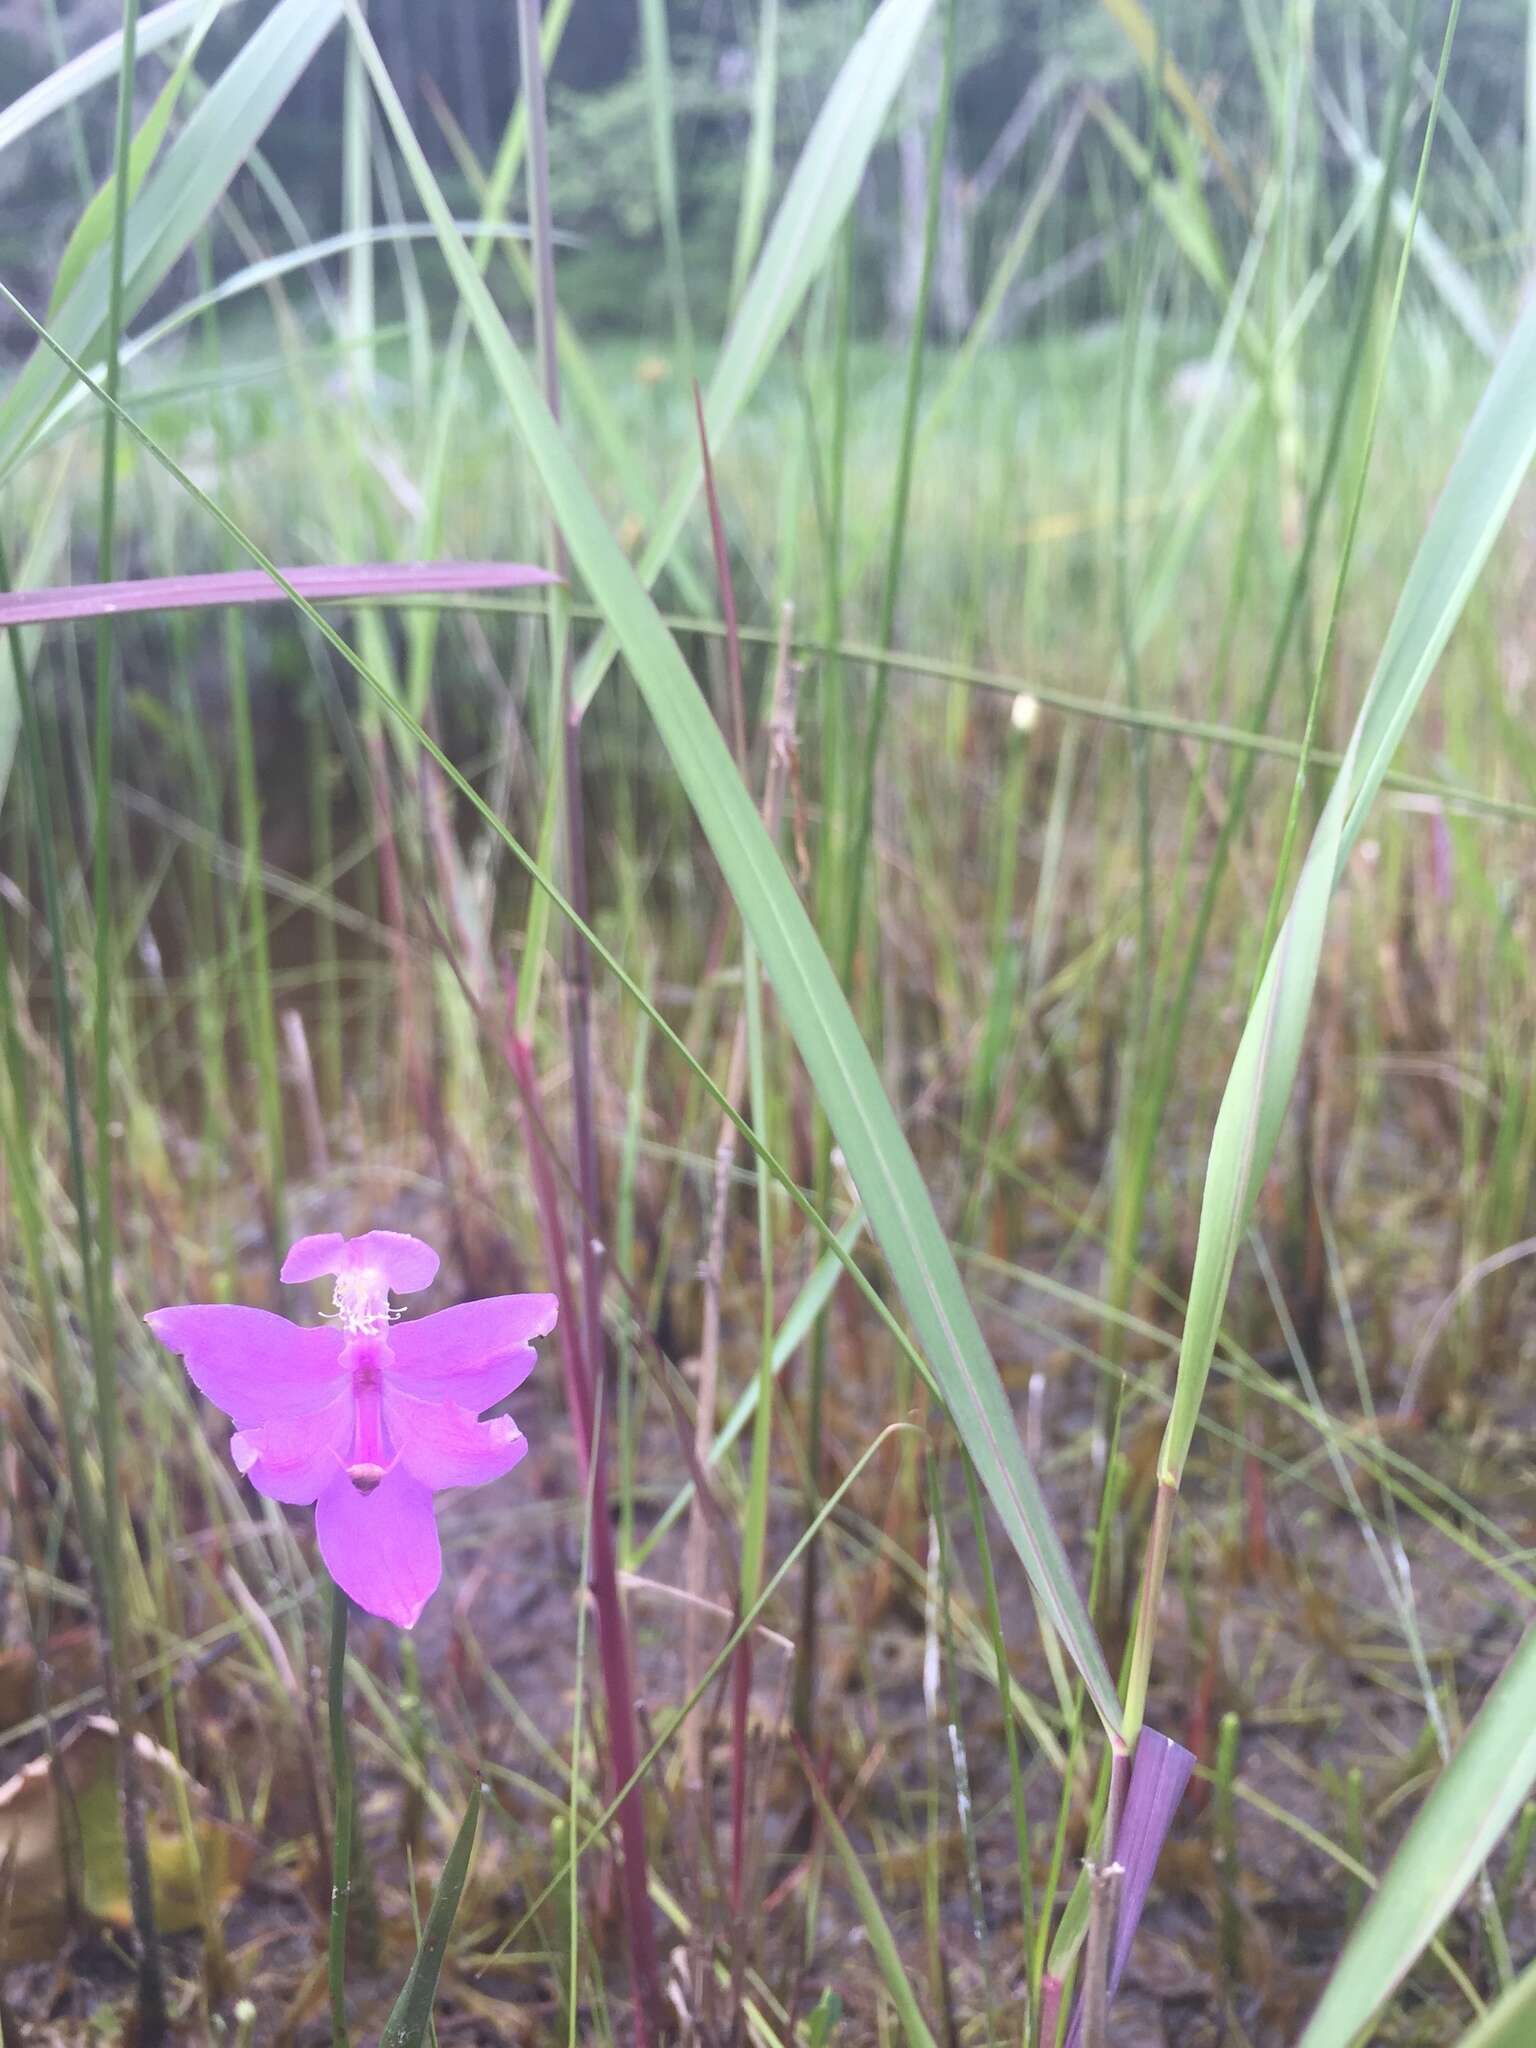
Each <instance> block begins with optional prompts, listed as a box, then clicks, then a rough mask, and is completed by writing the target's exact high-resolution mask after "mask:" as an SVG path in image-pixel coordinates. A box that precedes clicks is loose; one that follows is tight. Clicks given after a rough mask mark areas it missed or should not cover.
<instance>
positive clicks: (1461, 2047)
mask: <svg viewBox="0 0 1536 2048" xmlns="http://www.w3.org/2000/svg"><path fill="white" fill-rule="evenodd" d="M1533 2040H1536V1963H1532V1964H1531V1966H1530V1968H1529V1969H1527V1970H1524V1971H1522V1972H1521V1974H1520V1975H1519V1976H1518V1977H1517V1978H1516V1979H1515V1981H1514V1983H1513V1984H1511V1985H1510V1987H1509V1989H1508V1990H1507V1991H1506V1992H1505V1993H1504V1996H1503V1997H1502V1998H1501V1999H1500V2000H1499V2002H1498V2004H1497V2005H1492V2006H1490V2007H1489V2008H1488V2010H1487V2012H1485V2013H1484V2014H1483V2016H1482V2018H1481V2019H1480V2020H1477V2021H1475V2022H1474V2023H1473V2025H1472V2026H1471V2027H1470V2028H1469V2029H1468V2031H1467V2032H1466V2033H1465V2034H1463V2035H1462V2037H1461V2039H1460V2041H1458V2042H1457V2044H1456V2048H1528V2044H1529V2043H1530V2042H1531V2041H1533Z"/></svg>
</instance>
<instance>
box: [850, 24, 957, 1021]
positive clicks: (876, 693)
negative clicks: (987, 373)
mask: <svg viewBox="0 0 1536 2048" xmlns="http://www.w3.org/2000/svg"><path fill="white" fill-rule="evenodd" d="M959 16H960V8H959V0H945V7H944V68H943V72H942V75H941V78H940V82H939V104H938V108H937V110H936V112H935V114H934V120H933V130H932V133H931V134H930V136H929V138H928V196H927V208H926V211H925V213H924V217H923V255H922V265H921V268H920V270H919V273H918V284H917V297H916V298H915V300H914V301H913V305H912V331H911V333H910V335H909V336H908V338H907V369H906V383H905V387H904V391H903V397H902V408H901V427H900V430H899V435H898V439H897V444H896V483H895V489H894V491H893V493H892V504H891V511H890V515H889V517H890V540H889V543H888V546H887V549H886V557H885V576H884V580H883V581H882V583H881V586H880V611H879V623H878V626H877V628H876V634H875V638H876V640H877V642H878V643H879V645H880V646H881V647H889V646H890V645H891V641H892V636H893V635H894V633H895V630H896V599H897V594H898V592H899V591H900V589H901V568H902V561H903V558H904V555H905V552H906V543H907V511H908V507H909V506H910V503H911V498H912V468H913V462H912V457H913V450H914V448H915V447H916V444H917V408H918V399H919V397H920V395H921V392H922V386H923V351H924V348H925V347H926V344H927V339H928V311H929V306H930V303H931V301H932V297H933V272H934V262H935V256H936V252H937V249H938V241H939V210H940V205H941V202H942V200H943V195H944V158H945V154H946V152H947V150H948V148H949V122H950V109H951V106H952V104H953V102H954V96H955V48H956V42H957V37H958V29H959ZM889 695H890V669H889V667H888V666H887V664H886V663H885V662H883V661H882V662H881V663H879V664H878V666H877V667H876V669H875V681H874V689H873V691H872V693H871V696H870V703H869V712H868V717H867V722H866V724H865V728H864V755H863V762H862V772H861V774H860V778H859V782H858V786H857V796H856V803H857V811H856V815H855V820H854V825H853V831H852V835H851V845H850V851H849V855H848V867H847V880H846V886H845V890H844V912H843V929H842V949H841V953H840V955H839V956H838V958H839V963H840V966H841V971H842V980H843V984H844V986H845V987H846V986H847V984H848V982H849V980H850V977H851V975H852V971H853V958H854V954H855V952H856V951H857V949H858V943H859V924H860V912H861V907H862V904H863V900H864V870H865V867H866V865H867V863H868V858H869V842H870V835H871V833H872V832H873V830H874V818H875V776H876V772H877V769H878V765H879V759H880V741H881V737H882V735H883V733H884V731H885V712H886V704H887V701H888V698H889Z"/></svg>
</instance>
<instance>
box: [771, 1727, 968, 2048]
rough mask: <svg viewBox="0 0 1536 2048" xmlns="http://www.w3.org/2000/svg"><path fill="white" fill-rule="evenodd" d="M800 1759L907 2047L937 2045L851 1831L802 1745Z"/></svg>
mask: <svg viewBox="0 0 1536 2048" xmlns="http://www.w3.org/2000/svg"><path fill="white" fill-rule="evenodd" d="M796 1747H797V1748H799V1749H800V1761H801V1763H802V1764H803V1765H804V1767H805V1778H806V1783H807V1784H808V1785H809V1786H810V1788H811V1794H812V1797H813V1798H814V1799H815V1801H816V1811H817V1812H818V1813H819V1814H820V1815H821V1824H822V1826H823V1827H824V1828H825V1829H826V1831H827V1839H828V1841H829V1842H830V1843H831V1844H832V1846H833V1848H834V1849H835V1850H836V1851H837V1855H838V1860H839V1862H840V1863H841V1864H842V1866H843V1876H844V1877H845V1878H846V1880H847V1883H848V1889H849V1891H851V1892H852V1894H853V1902H854V1904H855V1905H856V1906H857V1907H858V1909H859V1918H860V1919H861V1920H862V1921H863V1922H864V1932H865V1933H866V1934H867V1935H868V1936H869V1946H870V1950H871V1952H872V1953H873V1955H874V1958H875V1961H876V1963H878V1964H879V1966H880V1975H881V1976H882V1978H884V1980H885V1988H886V1990H887V1991H888V1992H889V1993H890V1995H891V2003H892V2005H894V2006H895V2008H896V2013H897V2017H898V2018H899V2019H900V2021H901V2030H902V2032H903V2033H904V2034H905V2035H906V2037H907V2044H908V2048H938V2043H937V2042H936V2041H935V2040H934V2038H933V2033H932V2030H931V2029H930V2027H929V2025H928V2022H927V2021H926V2020H925V2019H924V2018H923V2013H922V2008H921V2006H919V2004H918V2002H917V1993H916V1992H915V1991H914V1990H913V1989H912V1980H911V1979H910V1978H909V1977H908V1975H907V1972H906V1969H905V1967H904V1965H903V1963H902V1960H901V1951H900V1949H899V1948H898V1947H897V1946H896V1937H895V1936H894V1935H893V1934H892V1932H891V1928H890V1922H889V1921H888V1920H887V1919H886V1917H885V1915H884V1913H883V1912H882V1911H881V1910H880V1901H879V1900H878V1899H877V1898H876V1897H875V1889H874V1886H873V1885H872V1884H871V1883H870V1881H869V1878H868V1876H867V1875H866V1873H865V1869H864V1863H863V1859H862V1858H861V1857H860V1855H859V1852H858V1850H857V1849H855V1848H854V1846H853V1844H852V1842H850V1841H849V1839H848V1831H847V1829H846V1828H845V1827H844V1826H843V1824H842V1822H841V1821H840V1820H839V1819H838V1817H837V1809H836V1807H835V1806H833V1804H832V1802H831V1800H830V1799H829V1798H828V1797H827V1795H826V1793H825V1791H824V1790H823V1789H822V1783H821V1779H820V1778H819V1776H818V1775H817V1772H816V1766H815V1765H814V1764H813V1763H812V1762H811V1759H810V1757H809V1756H808V1755H807V1754H806V1753H805V1750H804V1748H803V1747H802V1746H801V1745H800V1744H798V1743H797V1744H796Z"/></svg>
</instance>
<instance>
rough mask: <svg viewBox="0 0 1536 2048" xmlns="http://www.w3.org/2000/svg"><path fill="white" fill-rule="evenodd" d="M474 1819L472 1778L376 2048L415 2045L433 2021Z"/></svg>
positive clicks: (476, 1796) (476, 1804)
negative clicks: (418, 1937) (407, 1967)
mask: <svg viewBox="0 0 1536 2048" xmlns="http://www.w3.org/2000/svg"><path fill="white" fill-rule="evenodd" d="M479 1821H480V1780H479V1779H478V1778H476V1780H475V1782H474V1785H473V1787H472V1789H471V1791H470V1795H469V1804H468V1805H467V1806H466V1807H465V1809H464V1818H463V1820H461V1821H460V1822H459V1832H458V1833H457V1834H456V1835H455V1836H454V1838H453V1847H452V1848H451V1849H450V1850H449V1851H448V1859H447V1861H446V1862H445V1863H444V1865H443V1874H442V1876H441V1877H440V1878H439V1879H438V1880H437V1890H436V1891H435V1892H434V1893H433V1894H432V1909H431V1911H430V1912H429V1913H428V1914H427V1924H426V1926H425V1927H424V1928H423V1929H422V1933H421V1944H420V1946H419V1947H418V1948H417V1950H416V1960H415V1961H414V1962H413V1963H412V1964H411V1969H410V1975H409V1976H408V1977H407V1978H406V1980H405V1982H404V1984H403V1985H402V1986H401V1987H400V1996H399V1997H398V1998H397V1999H396V2000H395V2003H394V2006H393V2009H392V2010H391V2012H390V2015H389V2018H388V2019H387V2020H386V2021H385V2023H384V2031H383V2033H382V2034H380V2036H379V2048H420V2044H421V2043H422V2042H423V2041H424V2040H425V2039H426V2036H427V2029H428V2027H429V2026H430V2025H431V2024H432V2005H433V2001H434V2000H435V1998H436V1997H437V1980H438V1978H439V1977H440V1976H441V1975H442V1970H443V1958H444V1956H445V1955H446V1954H447V1953H448V1936H449V1934H450V1933H451V1932H452V1929H453V1922H454V1917H455V1915H456V1914H457V1913H458V1910H459V1900H460V1899H461V1898H462V1897H463V1896H464V1885H465V1882H466V1880H467V1879H468V1877H469V1866H470V1861H471V1859H472V1857H473V1856H474V1853H475V1829H476V1828H477V1826H478V1825H479Z"/></svg>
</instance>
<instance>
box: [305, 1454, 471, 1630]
mask: <svg viewBox="0 0 1536 2048" xmlns="http://www.w3.org/2000/svg"><path fill="white" fill-rule="evenodd" d="M315 1534H316V1536H317V1537H318V1538H319V1541H320V1555H321V1556H322V1557H323V1558H324V1559H325V1567H326V1570H327V1571H328V1572H329V1573H330V1575H331V1577H332V1578H333V1579H334V1580H335V1581H336V1583H337V1585H338V1586H340V1588H341V1590H342V1591H343V1593H345V1594H346V1596H347V1598H348V1599H349V1600H354V1601H356V1603H357V1605H358V1606H359V1607H363V1608H366V1609H367V1611H368V1612H369V1613H370V1614H377V1615H379V1616H380V1617H381V1618H382V1619H383V1620H385V1621H392V1622H394V1624H395V1625H396V1627H397V1628H414V1627H415V1625H416V1618H417V1616H418V1615H419V1614H420V1613H421V1610H422V1608H423V1607H425V1606H426V1604H427V1602H428V1601H429V1600H430V1599H431V1597H432V1595H433V1594H434V1593H435V1592H436V1590H437V1585H438V1581H439V1580H440V1579H441V1578H442V1575H443V1553H442V1547H441V1545H440V1544H439V1542H438V1540H437V1519H436V1517H435V1516H434V1514H433V1512H432V1494H431V1491H430V1490H429V1489H428V1488H427V1487H425V1486H423V1485H422V1484H421V1482H420V1480H417V1479H413V1478H411V1476H410V1474H409V1473H408V1472H406V1471H404V1470H403V1469H402V1468H401V1467H400V1466H399V1465H395V1466H393V1467H392V1468H391V1469H390V1470H389V1471H388V1472H386V1473H385V1474H384V1477H383V1478H382V1479H381V1480H380V1481H379V1483H378V1485H377V1486H376V1487H375V1488H374V1489H373V1491H372V1492H371V1493H363V1492H361V1491H359V1489H358V1488H357V1487H355V1486H354V1485H353V1484H352V1481H351V1480H350V1479H349V1478H348V1477H347V1475H346V1474H345V1472H338V1473H337V1474H336V1477H335V1478H334V1479H333V1480H332V1481H331V1482H330V1484H329V1485H328V1486H327V1487H326V1488H325V1490H324V1492H323V1493H322V1494H321V1495H320V1498H319V1500H318V1501H317V1502H316V1503H315Z"/></svg>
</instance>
